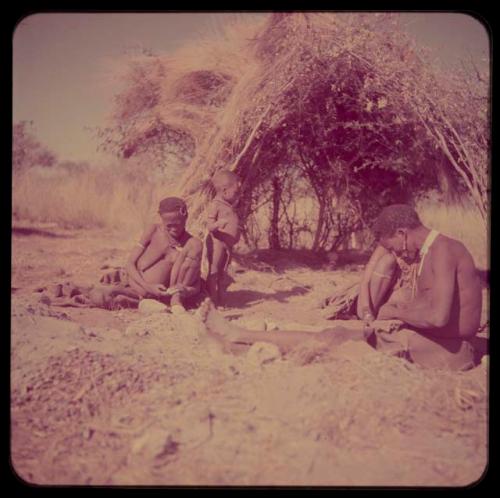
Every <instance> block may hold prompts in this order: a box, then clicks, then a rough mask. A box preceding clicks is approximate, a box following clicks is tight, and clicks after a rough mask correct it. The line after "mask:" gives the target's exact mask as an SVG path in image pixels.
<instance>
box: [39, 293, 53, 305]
mask: <svg viewBox="0 0 500 498" xmlns="http://www.w3.org/2000/svg"><path fill="white" fill-rule="evenodd" d="M38 301H39V302H40V303H42V304H46V305H47V306H50V303H51V300H50V297H49V296H47V294H42V295H41V296H40V297H39V298H38Z"/></svg>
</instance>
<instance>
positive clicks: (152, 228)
mask: <svg viewBox="0 0 500 498" xmlns="http://www.w3.org/2000/svg"><path fill="white" fill-rule="evenodd" d="M158 228H159V225H158V223H149V224H147V225H146V226H145V228H144V236H145V237H152V236H153V235H154V233H155V232H156V230H158Z"/></svg>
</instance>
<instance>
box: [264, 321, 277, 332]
mask: <svg viewBox="0 0 500 498" xmlns="http://www.w3.org/2000/svg"><path fill="white" fill-rule="evenodd" d="M265 325H266V329H265V330H279V327H278V324H277V323H275V322H272V321H271V320H266V321H265Z"/></svg>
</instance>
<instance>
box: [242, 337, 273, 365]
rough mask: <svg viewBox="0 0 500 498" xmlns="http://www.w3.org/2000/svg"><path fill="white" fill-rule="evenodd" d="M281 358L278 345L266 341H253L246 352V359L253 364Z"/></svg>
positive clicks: (261, 363) (262, 363)
mask: <svg viewBox="0 0 500 498" xmlns="http://www.w3.org/2000/svg"><path fill="white" fill-rule="evenodd" d="M279 358H281V352H280V350H279V348H278V346H276V345H274V344H270V343H268V342H256V343H254V344H253V345H252V346H251V347H250V349H249V350H248V352H247V354H246V359H247V361H248V362H249V363H250V364H252V365H254V366H261V365H264V364H266V363H270V362H271V361H274V360H277V359H279Z"/></svg>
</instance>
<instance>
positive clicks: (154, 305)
mask: <svg viewBox="0 0 500 498" xmlns="http://www.w3.org/2000/svg"><path fill="white" fill-rule="evenodd" d="M138 310H139V311H140V312H141V313H144V314H145V315H147V314H149V313H161V312H162V311H166V310H167V306H166V305H165V304H163V303H160V301H156V299H141V301H140V302H139V306H138Z"/></svg>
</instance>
